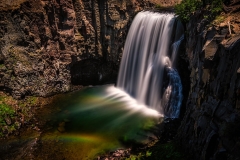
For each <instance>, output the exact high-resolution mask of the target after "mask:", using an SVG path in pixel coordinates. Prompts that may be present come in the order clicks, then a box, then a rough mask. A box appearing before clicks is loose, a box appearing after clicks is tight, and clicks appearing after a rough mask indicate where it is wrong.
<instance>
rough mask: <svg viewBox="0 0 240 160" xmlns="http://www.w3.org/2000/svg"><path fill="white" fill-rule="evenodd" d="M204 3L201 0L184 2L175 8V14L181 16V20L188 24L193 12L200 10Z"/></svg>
mask: <svg viewBox="0 0 240 160" xmlns="http://www.w3.org/2000/svg"><path fill="white" fill-rule="evenodd" d="M201 6H202V1H199V0H185V1H184V0H183V1H182V2H181V3H180V4H177V5H176V6H175V12H176V14H177V15H179V17H180V19H182V21H184V22H188V21H189V19H190V16H191V14H192V13H193V12H195V11H196V10H198V9H200V7H201Z"/></svg>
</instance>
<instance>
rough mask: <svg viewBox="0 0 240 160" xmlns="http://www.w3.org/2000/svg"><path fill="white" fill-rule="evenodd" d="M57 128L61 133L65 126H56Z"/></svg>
mask: <svg viewBox="0 0 240 160" xmlns="http://www.w3.org/2000/svg"><path fill="white" fill-rule="evenodd" d="M57 130H58V131H59V132H61V133H62V132H65V128H64V127H58V128H57Z"/></svg>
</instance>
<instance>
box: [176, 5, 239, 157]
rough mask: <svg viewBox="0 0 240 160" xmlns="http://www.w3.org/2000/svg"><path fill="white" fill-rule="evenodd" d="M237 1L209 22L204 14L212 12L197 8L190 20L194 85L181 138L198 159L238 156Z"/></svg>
mask: <svg viewBox="0 0 240 160" xmlns="http://www.w3.org/2000/svg"><path fill="white" fill-rule="evenodd" d="M230 5H231V4H230ZM236 5H237V4H236V3H235V5H232V6H228V7H227V8H229V9H230V8H231V9H230V10H229V11H228V12H227V13H222V14H221V15H220V16H218V17H217V18H216V20H215V21H213V22H211V23H209V22H208V21H207V19H206V18H204V15H205V16H206V15H208V14H209V12H208V11H201V12H197V13H195V15H194V16H193V17H192V19H191V21H190V22H189V24H188V25H187V34H188V37H187V42H186V48H187V52H186V54H187V55H186V56H187V59H188V60H189V63H190V66H189V68H190V69H191V75H190V80H191V84H190V85H191V86H190V92H189V98H188V102H187V106H186V113H185V115H184V119H183V122H182V124H181V127H180V129H179V131H178V140H179V141H180V143H181V145H182V146H183V147H184V148H185V150H186V151H187V153H190V154H191V156H192V158H194V159H202V160H207V159H216V160H219V159H237V158H239V157H240V154H239V150H240V137H239V135H240V129H239V128H240V116H239V111H240V21H239V19H240V14H239V12H237V10H234V9H236V8H237V6H238V7H239V5H237V6H236ZM233 10H234V12H231V11H233Z"/></svg>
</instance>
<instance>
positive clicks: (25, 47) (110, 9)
mask: <svg viewBox="0 0 240 160" xmlns="http://www.w3.org/2000/svg"><path fill="white" fill-rule="evenodd" d="M171 3H172V2H171ZM154 5H155V4H154V3H153V2H152V1H140V0H132V1H129V0H121V1H117V0H91V1H87V0H14V1H13V0H12V1H11V0H2V1H1V4H0V89H1V90H5V91H7V92H9V93H11V94H12V95H13V96H14V97H15V98H21V97H23V96H25V95H37V96H47V95H51V94H54V93H59V92H65V91H69V90H70V89H71V81H73V82H74V79H73V80H71V73H70V70H71V68H72V66H74V65H75V63H81V61H82V60H86V59H88V61H91V60H93V64H94V65H93V67H91V65H90V66H89V65H85V64H86V63H85V62H84V64H77V65H75V67H73V68H78V66H83V68H82V71H81V72H80V74H76V77H77V78H78V76H86V77H95V79H96V80H104V78H105V79H107V77H104V76H110V77H111V76H112V75H113V76H116V72H117V70H118V65H119V63H120V59H121V54H122V50H123V45H124V41H125V39H126V35H127V31H128V28H129V26H130V24H131V21H132V19H133V17H134V15H135V14H136V13H137V12H138V11H141V10H143V9H148V8H152V7H154ZM164 5H167V3H166V4H165V3H164ZM87 64H88V63H87ZM90 64H91V63H90ZM89 67H90V69H89ZM105 68H108V69H107V70H105ZM109 68H110V69H109ZM88 69H89V70H95V71H96V72H94V74H95V75H90V74H91V73H89V72H88ZM80 70H81V68H80ZM72 72H73V73H75V72H77V71H76V70H74V69H73V71H72ZM83 79H84V78H83ZM76 84H78V83H76ZM80 84H81V82H80Z"/></svg>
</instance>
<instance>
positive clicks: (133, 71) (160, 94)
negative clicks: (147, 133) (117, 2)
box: [117, 11, 183, 118]
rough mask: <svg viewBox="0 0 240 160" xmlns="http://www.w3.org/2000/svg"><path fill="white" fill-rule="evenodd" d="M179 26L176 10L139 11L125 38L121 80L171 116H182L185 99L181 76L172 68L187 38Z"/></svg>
mask: <svg viewBox="0 0 240 160" xmlns="http://www.w3.org/2000/svg"><path fill="white" fill-rule="evenodd" d="M179 28H181V24H180V23H179V22H178V21H177V20H176V17H175V15H174V14H171V13H169V14H161V13H152V12H148V11H145V12H140V13H138V14H137V15H136V17H135V18H134V21H133V23H132V25H131V27H130V30H129V33H128V36H127V40H126V42H125V46H124V52H123V57H122V61H121V66H120V71H119V76H118V81H117V87H118V88H120V89H122V90H124V91H125V92H127V93H129V94H130V95H131V96H132V97H134V98H135V99H136V100H137V101H138V102H139V103H142V104H145V105H147V106H149V107H150V108H153V109H155V110H157V111H159V112H160V113H162V114H164V115H165V116H166V117H170V118H177V117H178V116H179V111H180V105H181V101H182V85H181V80H180V78H179V75H178V73H177V71H176V70H175V69H173V68H172V62H174V61H175V58H176V54H177V52H178V49H179V45H180V43H181V41H182V39H183V33H182V29H179ZM174 29H177V30H174ZM169 57H171V58H169Z"/></svg>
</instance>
